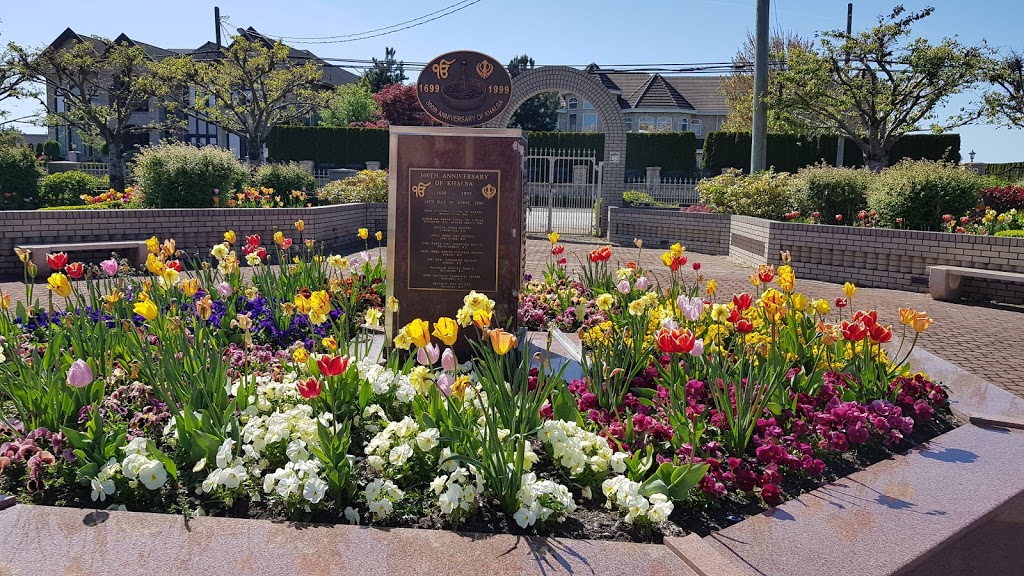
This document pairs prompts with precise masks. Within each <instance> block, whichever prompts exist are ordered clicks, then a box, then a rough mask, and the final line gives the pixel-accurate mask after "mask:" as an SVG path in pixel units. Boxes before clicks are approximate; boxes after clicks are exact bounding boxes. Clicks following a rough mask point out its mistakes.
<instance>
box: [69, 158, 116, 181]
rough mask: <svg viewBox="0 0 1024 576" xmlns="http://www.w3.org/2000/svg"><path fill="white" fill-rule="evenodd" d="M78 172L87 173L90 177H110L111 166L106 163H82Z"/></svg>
mask: <svg viewBox="0 0 1024 576" xmlns="http://www.w3.org/2000/svg"><path fill="white" fill-rule="evenodd" d="M76 170H78V171H79V172H85V173H86V174H88V175H90V176H96V177H97V178H102V177H104V176H109V175H110V164H107V163H106V162H81V163H79V165H78V168H76Z"/></svg>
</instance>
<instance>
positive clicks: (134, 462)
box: [121, 454, 149, 480]
mask: <svg viewBox="0 0 1024 576" xmlns="http://www.w3.org/2000/svg"><path fill="white" fill-rule="evenodd" d="M148 462H149V458H146V457H145V456H143V455H142V454H129V455H128V456H127V457H125V459H124V460H123V461H122V462H121V474H123V475H124V477H125V478H127V479H128V480H135V479H136V478H137V477H138V476H139V470H141V469H142V467H143V466H145V465H146V464H147V463H148Z"/></svg>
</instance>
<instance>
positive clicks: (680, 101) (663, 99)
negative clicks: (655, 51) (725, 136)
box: [586, 64, 729, 112]
mask: <svg viewBox="0 0 1024 576" xmlns="http://www.w3.org/2000/svg"><path fill="white" fill-rule="evenodd" d="M586 71H587V72H588V73H590V74H596V75H597V77H598V79H600V80H601V83H602V84H603V85H604V86H605V87H606V88H608V90H609V91H611V92H612V93H613V94H615V95H616V96H618V101H619V106H620V107H621V108H623V109H627V110H628V109H640V108H679V109H680V110H690V111H697V112H705V111H706V112H725V111H727V110H728V109H729V107H728V105H727V104H726V102H725V96H723V95H722V94H721V93H720V92H719V87H720V86H721V84H722V80H724V79H725V76H663V75H661V74H648V73H646V72H603V71H602V70H601V69H600V68H599V67H597V66H596V65H594V64H591V65H590V66H588V67H587V70H586Z"/></svg>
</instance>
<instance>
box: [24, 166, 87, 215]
mask: <svg viewBox="0 0 1024 576" xmlns="http://www.w3.org/2000/svg"><path fill="white" fill-rule="evenodd" d="M97 186H99V179H98V178H96V177H95V176H92V175H90V174H86V173H85V172H79V171H78V170H68V171H67V172H55V173H53V174H49V175H47V176H46V177H45V178H43V185H42V187H41V188H40V189H39V202H38V203H39V204H40V205H42V206H73V205H76V204H81V203H82V195H83V194H92V193H94V192H95V191H96V187H97Z"/></svg>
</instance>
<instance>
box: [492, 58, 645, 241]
mask: <svg viewBox="0 0 1024 576" xmlns="http://www.w3.org/2000/svg"><path fill="white" fill-rule="evenodd" d="M542 92H559V93H565V92H571V93H573V94H575V95H577V96H580V97H582V98H583V99H585V100H587V101H588V102H590V103H591V104H593V105H594V111H595V112H597V115H598V117H599V118H600V119H601V125H602V126H604V160H605V162H604V168H603V172H602V185H601V211H600V214H599V218H598V228H599V229H600V230H601V233H602V234H603V233H604V231H605V229H606V228H607V223H608V206H622V192H623V191H624V189H625V179H626V178H625V177H626V126H625V121H624V120H623V116H622V109H621V108H619V103H618V100H617V99H616V98H615V96H613V95H612V94H611V92H609V91H608V89H607V88H605V86H604V84H602V83H601V81H600V80H598V79H597V77H596V76H594V75H592V74H587V73H586V72H582V71H580V70H577V69H575V68H569V67H568V66H542V67H540V68H534V69H533V70H529V71H527V72H523V73H522V74H520V75H518V76H516V77H515V78H513V79H512V96H511V97H510V98H509V107H508V108H506V109H505V112H504V113H503V114H502V115H501V117H500V118H498V119H496V120H493V121H492V122H491V123H490V124H488V126H490V127H493V128H505V127H507V126H508V123H509V122H510V121H511V120H512V115H513V114H515V111H516V110H517V109H519V107H520V106H522V104H523V102H526V100H527V99H529V98H530V97H531V96H535V95H537V94H540V93H542ZM615 153H618V161H617V162H613V161H612V158H613V154H615Z"/></svg>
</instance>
